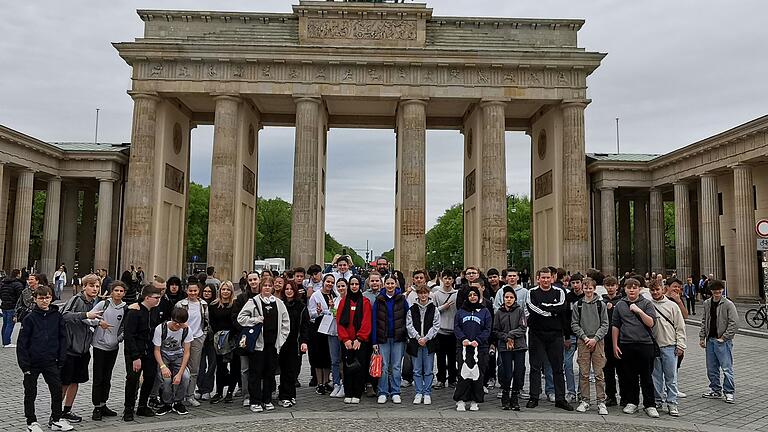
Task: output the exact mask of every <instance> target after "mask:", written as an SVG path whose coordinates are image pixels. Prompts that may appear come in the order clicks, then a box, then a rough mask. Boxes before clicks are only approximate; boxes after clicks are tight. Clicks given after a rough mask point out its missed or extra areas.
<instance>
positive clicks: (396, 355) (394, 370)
mask: <svg viewBox="0 0 768 432" xmlns="http://www.w3.org/2000/svg"><path fill="white" fill-rule="evenodd" d="M404 348H405V342H395V341H394V340H392V339H387V341H386V342H385V343H383V344H379V353H380V354H381V357H382V360H383V362H382V365H381V378H379V396H381V395H384V396H392V395H399V394H400V380H401V378H402V377H401V376H400V371H401V367H402V362H403V349H404ZM390 370H391V371H390Z"/></svg>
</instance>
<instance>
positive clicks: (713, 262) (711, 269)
mask: <svg viewBox="0 0 768 432" xmlns="http://www.w3.org/2000/svg"><path fill="white" fill-rule="evenodd" d="M700 200H701V216H700V221H701V222H700V229H701V254H700V255H701V272H702V273H703V274H706V275H707V276H709V275H710V274H712V275H714V276H715V278H721V277H722V276H723V269H722V265H721V264H720V211H719V209H718V206H717V176H716V175H715V174H713V173H706V174H703V175H702V176H701V197H700Z"/></svg>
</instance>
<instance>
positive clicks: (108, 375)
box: [91, 281, 126, 421]
mask: <svg viewBox="0 0 768 432" xmlns="http://www.w3.org/2000/svg"><path fill="white" fill-rule="evenodd" d="M108 289H109V298H106V299H104V300H102V301H100V302H98V303H96V306H94V307H93V310H94V311H101V313H102V315H101V321H99V325H98V326H96V330H95V331H94V332H93V341H92V342H91V345H93V388H92V391H91V399H92V401H93V414H92V415H91V418H92V419H93V420H96V421H98V420H101V419H102V418H103V417H115V416H117V413H116V412H115V411H112V410H111V409H109V407H108V406H107V401H108V400H109V391H110V389H111V388H112V372H113V370H114V369H115V362H117V354H118V351H119V348H120V343H121V342H122V341H123V337H124V332H123V330H124V327H123V325H124V323H125V320H124V318H125V313H126V304H125V302H124V301H123V297H124V296H125V284H123V283H122V282H120V281H117V282H113V283H112V285H111V286H110V287H109V288H108Z"/></svg>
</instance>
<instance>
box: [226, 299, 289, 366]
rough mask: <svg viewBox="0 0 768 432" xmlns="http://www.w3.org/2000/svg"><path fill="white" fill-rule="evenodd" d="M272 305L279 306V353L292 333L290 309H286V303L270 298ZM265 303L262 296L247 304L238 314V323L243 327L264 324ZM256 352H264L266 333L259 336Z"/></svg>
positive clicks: (276, 341) (277, 344)
mask: <svg viewBox="0 0 768 432" xmlns="http://www.w3.org/2000/svg"><path fill="white" fill-rule="evenodd" d="M269 301H270V303H271V302H272V301H274V302H275V304H276V305H277V329H278V330H277V338H276V339H275V350H276V351H277V352H278V353H279V352H280V348H281V347H282V346H283V344H284V343H285V341H286V340H287V339H288V334H289V333H290V332H291V317H290V315H288V309H286V308H285V303H283V301H282V300H280V299H279V298H277V297H274V296H273V297H270V298H269ZM263 307H264V302H263V301H262V300H261V296H255V297H253V298H251V300H249V301H248V302H246V303H245V306H243V309H242V310H240V313H238V314H237V322H238V323H239V324H240V326H241V327H253V326H255V325H257V324H260V323H263V322H264V311H263ZM255 350H256V351H264V331H262V332H261V333H260V334H259V338H258V339H257V340H256V348H255Z"/></svg>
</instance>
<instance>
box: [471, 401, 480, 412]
mask: <svg viewBox="0 0 768 432" xmlns="http://www.w3.org/2000/svg"><path fill="white" fill-rule="evenodd" d="M469 410H470V411H479V410H480V406H478V405H477V402H471V403H470V404H469Z"/></svg>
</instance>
